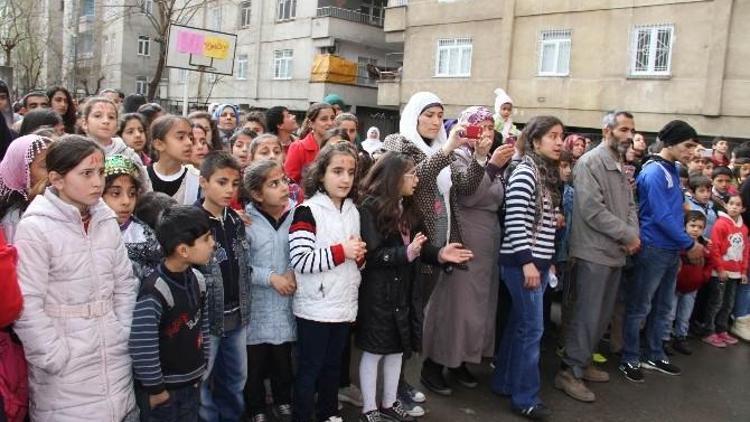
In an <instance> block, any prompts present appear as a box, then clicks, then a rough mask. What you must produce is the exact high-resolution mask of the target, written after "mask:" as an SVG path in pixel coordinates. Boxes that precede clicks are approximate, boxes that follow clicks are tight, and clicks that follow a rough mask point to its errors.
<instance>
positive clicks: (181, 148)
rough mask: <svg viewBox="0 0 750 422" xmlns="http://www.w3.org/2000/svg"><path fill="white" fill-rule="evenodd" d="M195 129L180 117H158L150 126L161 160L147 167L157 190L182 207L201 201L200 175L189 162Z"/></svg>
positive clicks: (155, 147)
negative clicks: (199, 198) (199, 195)
mask: <svg viewBox="0 0 750 422" xmlns="http://www.w3.org/2000/svg"><path fill="white" fill-rule="evenodd" d="M192 131H193V129H192V128H191V127H190V121H188V119H186V118H184V117H181V116H174V115H166V116H162V117H159V118H158V119H156V120H155V121H154V124H152V125H151V139H152V141H153V147H154V150H156V152H157V153H158V157H159V159H158V160H156V161H155V162H154V163H153V164H152V165H150V166H149V167H148V177H149V178H150V179H151V183H152V184H153V187H154V190H155V191H157V192H164V193H166V194H167V195H169V196H171V197H173V198H174V199H175V200H176V201H177V202H178V203H179V204H182V205H192V204H193V203H195V201H196V200H198V190H199V187H200V184H199V179H200V174H199V173H198V170H196V169H195V168H193V167H192V166H186V165H185V164H187V163H189V162H190V157H191V155H192V154H193V141H192V140H191V139H190V134H191V133H192Z"/></svg>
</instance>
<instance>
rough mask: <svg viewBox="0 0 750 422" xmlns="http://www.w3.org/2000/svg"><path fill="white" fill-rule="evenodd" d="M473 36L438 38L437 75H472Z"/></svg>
mask: <svg viewBox="0 0 750 422" xmlns="http://www.w3.org/2000/svg"><path fill="white" fill-rule="evenodd" d="M471 49H472V48H471V38H452V39H442V40H438V46H437V54H436V55H435V76H442V77H445V76H447V77H456V76H463V77H465V76H471Z"/></svg>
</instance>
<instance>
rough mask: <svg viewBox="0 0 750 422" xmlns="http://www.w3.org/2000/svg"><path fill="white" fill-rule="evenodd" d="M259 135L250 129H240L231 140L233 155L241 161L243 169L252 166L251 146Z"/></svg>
mask: <svg viewBox="0 0 750 422" xmlns="http://www.w3.org/2000/svg"><path fill="white" fill-rule="evenodd" d="M257 136H258V134H257V133H255V132H253V131H252V130H250V129H240V130H239V131H237V133H235V134H234V135H232V137H231V138H229V146H230V148H231V150H232V155H233V156H234V158H236V159H237V161H239V163H240V166H241V167H242V168H245V167H247V165H248V164H250V161H251V159H250V144H251V143H252V142H253V139H255V137H257Z"/></svg>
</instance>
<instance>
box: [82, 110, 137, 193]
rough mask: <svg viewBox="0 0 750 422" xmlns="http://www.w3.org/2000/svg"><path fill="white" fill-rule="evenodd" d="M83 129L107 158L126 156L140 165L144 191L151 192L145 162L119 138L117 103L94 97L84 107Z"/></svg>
mask: <svg viewBox="0 0 750 422" xmlns="http://www.w3.org/2000/svg"><path fill="white" fill-rule="evenodd" d="M81 128H82V129H83V131H84V133H85V134H86V135H87V136H88V137H89V138H91V139H93V140H94V141H96V143H97V144H99V146H101V147H102V148H103V149H104V153H105V155H106V156H110V155H113V154H120V155H124V156H125V157H127V158H129V159H131V160H133V162H134V163H136V164H137V165H138V168H139V170H140V171H141V175H142V177H143V180H144V184H145V185H144V190H145V191H150V190H151V181H150V180H149V179H148V177H147V176H146V167H145V166H144V165H143V161H141V158H140V157H139V156H138V153H136V152H135V151H134V150H133V149H132V148H130V147H129V146H127V145H126V144H125V142H124V141H123V140H122V139H120V138H118V137H117V136H116V135H117V107H116V106H115V103H113V102H112V101H110V100H108V99H107V98H104V97H94V98H91V99H90V100H88V101H86V104H84V105H83V114H82V116H81Z"/></svg>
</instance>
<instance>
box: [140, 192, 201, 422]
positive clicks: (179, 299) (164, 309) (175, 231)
mask: <svg viewBox="0 0 750 422" xmlns="http://www.w3.org/2000/svg"><path fill="white" fill-rule="evenodd" d="M156 237H157V239H158V241H159V244H160V245H161V247H162V249H163V250H164V253H165V255H166V258H165V259H164V260H163V261H162V262H161V264H160V265H159V266H158V267H157V269H156V271H154V272H152V273H151V274H150V275H149V276H147V277H146V279H144V281H143V283H142V285H141V291H140V293H139V294H138V302H137V303H136V305H135V310H134V311H133V326H132V329H131V333H130V342H129V349H130V356H131V357H132V359H133V369H134V370H135V379H136V380H137V388H138V392H139V394H138V398H139V406H140V408H141V413H142V416H143V418H142V419H141V420H148V421H174V422H178V421H180V422H182V421H197V420H198V409H199V404H200V395H199V394H200V390H199V387H200V382H201V378H202V377H203V374H204V373H205V371H206V360H207V359H208V341H209V339H208V316H207V306H206V284H205V281H204V278H203V275H201V274H200V273H199V272H198V270H195V269H193V268H192V266H193V265H205V264H206V263H207V262H208V260H209V259H210V258H211V254H212V253H213V250H214V240H213V238H212V237H211V231H210V228H209V225H208V218H207V217H206V216H205V215H204V214H203V213H202V212H201V211H200V210H198V209H196V208H194V207H189V206H179V207H174V208H171V209H167V210H165V211H164V215H163V216H162V218H161V221H160V224H159V226H158V227H157V230H156Z"/></svg>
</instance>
